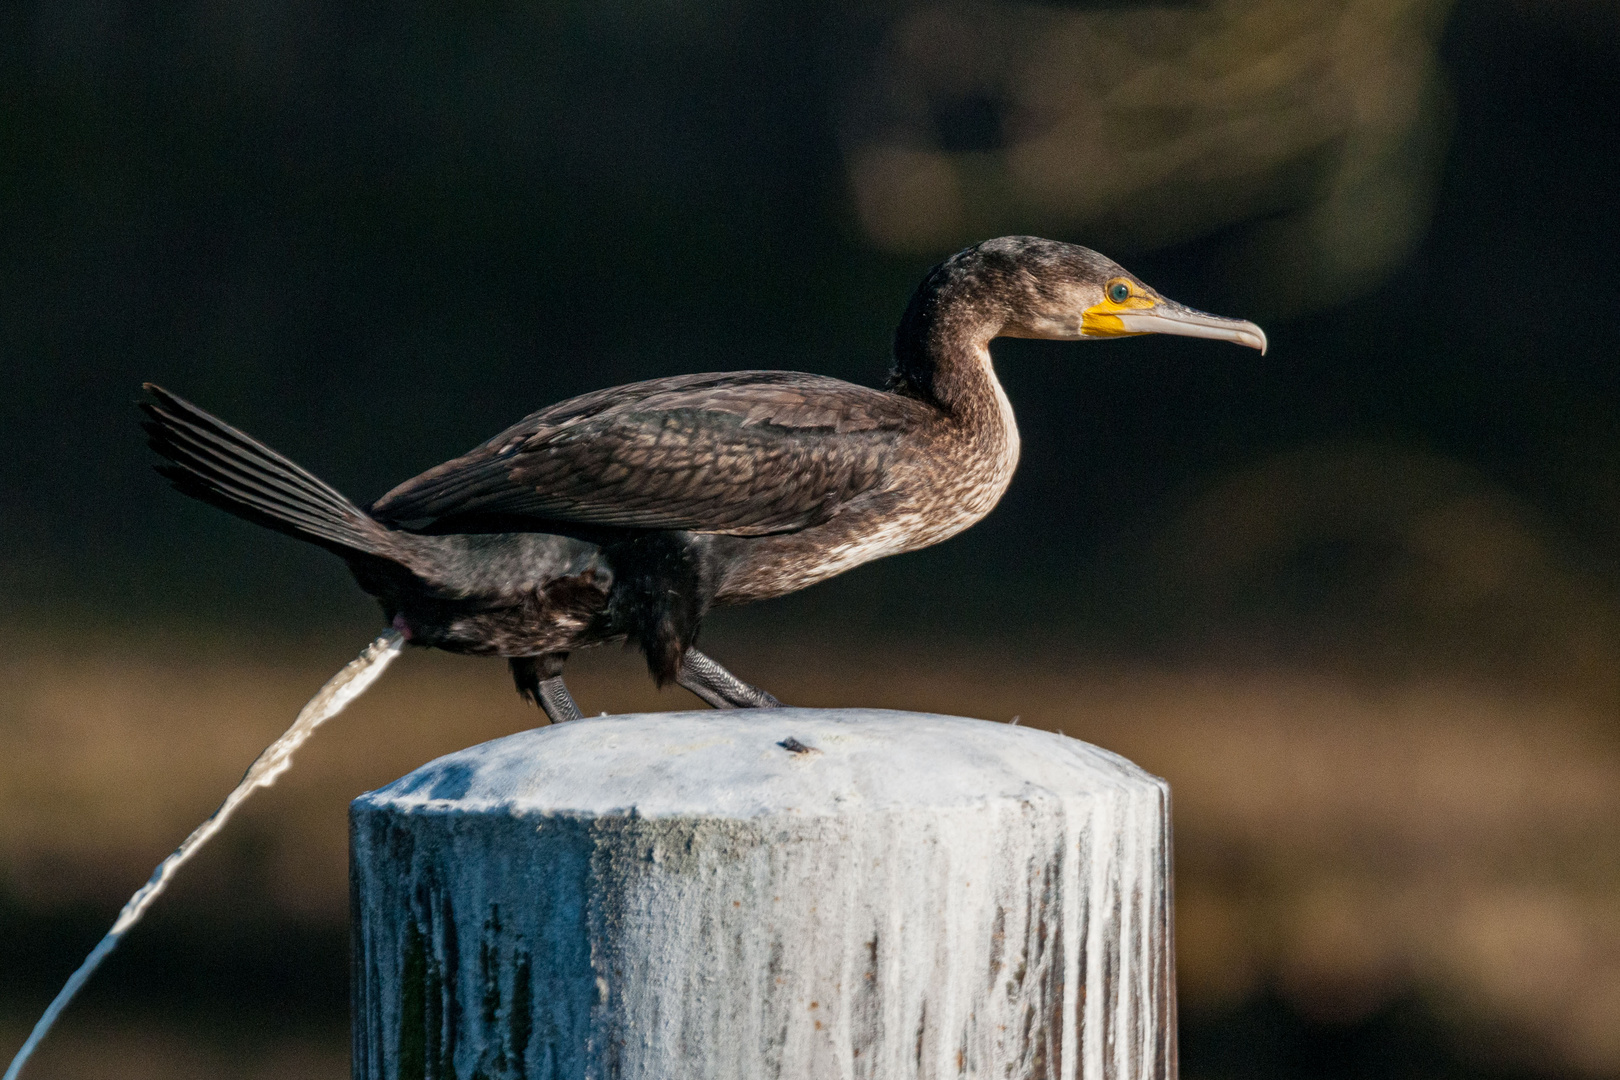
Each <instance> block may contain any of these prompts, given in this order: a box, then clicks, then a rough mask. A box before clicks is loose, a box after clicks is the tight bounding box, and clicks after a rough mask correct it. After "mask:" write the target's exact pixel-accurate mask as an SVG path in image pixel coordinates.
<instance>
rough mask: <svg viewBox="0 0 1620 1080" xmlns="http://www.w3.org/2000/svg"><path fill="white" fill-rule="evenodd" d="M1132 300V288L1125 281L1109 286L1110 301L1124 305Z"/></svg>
mask: <svg viewBox="0 0 1620 1080" xmlns="http://www.w3.org/2000/svg"><path fill="white" fill-rule="evenodd" d="M1130 298H1131V287H1130V286H1129V285H1127V284H1125V283H1124V282H1123V281H1116V282H1114V283H1113V284H1112V285H1110V286H1108V299H1110V300H1112V301H1113V302H1114V303H1116V304H1123V303H1124V302H1125V301H1127V300H1129V299H1130Z"/></svg>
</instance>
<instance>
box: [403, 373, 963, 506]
mask: <svg viewBox="0 0 1620 1080" xmlns="http://www.w3.org/2000/svg"><path fill="white" fill-rule="evenodd" d="M930 412H931V410H930V409H929V407H928V406H926V405H924V404H922V403H921V402H918V401H915V400H912V399H910V398H904V397H900V396H898V395H895V394H890V393H885V392H883V391H880V390H873V389H869V388H867V387H863V386H856V385H854V384H852V383H846V382H840V381H839V380H837V379H829V378H825V377H822V376H818V375H804V374H798V373H794V372H776V371H742V372H732V373H728V374H717V375H686V376H679V377H676V378H670V379H655V380H652V381H650V382H644V383H636V384H633V385H631V386H620V387H614V388H612V389H609V390H601V391H597V392H596V393H592V394H586V395H584V396H582V397H577V398H573V399H572V400H569V401H565V402H562V403H560V404H557V405H553V406H551V407H550V408H547V409H542V410H541V411H540V412H537V413H534V414H533V415H531V416H529V417H527V418H525V419H524V420H523V421H521V422H520V423H518V424H516V425H514V426H513V427H511V428H509V429H508V430H506V431H504V432H502V433H501V434H500V435H497V436H496V437H495V438H493V439H491V440H489V441H488V442H486V443H485V444H483V445H482V446H480V447H478V448H477V449H475V450H473V451H471V452H469V453H467V454H464V455H462V456H461V457H459V458H456V459H455V460H453V461H447V462H445V463H444V464H443V465H440V466H438V467H436V468H434V469H430V470H428V471H427V472H425V473H423V474H422V475H420V476H418V477H416V478H414V479H412V480H407V481H406V482H405V483H403V484H401V485H400V486H399V487H397V488H395V489H394V490H393V491H390V492H389V493H388V494H387V495H384V496H383V497H382V498H381V499H379V500H378V501H377V502H376V503H375V504H374V505H373V506H372V507H371V510H372V513H374V514H376V515H377V516H379V517H381V518H383V519H385V520H389V521H396V522H425V521H429V520H437V519H442V518H450V517H456V516H460V515H468V514H472V515H483V514H491V515H513V516H517V517H528V518H533V519H536V520H538V521H554V522H577V523H582V524H592V525H614V526H625V527H632V528H646V529H687V530H691V531H694V532H712V533H729V534H733V535H738V536H762V535H766V534H770V533H777V532H786V531H791V530H795V529H801V528H805V527H807V526H810V525H814V524H817V523H819V522H822V521H825V520H827V519H828V518H829V517H831V516H832V515H833V514H835V513H836V512H837V511H838V508H839V507H840V506H842V505H843V504H844V503H846V502H848V501H849V500H851V499H853V498H855V497H857V496H859V495H860V494H862V493H863V492H866V491H869V490H872V489H873V488H874V487H876V486H877V485H878V484H879V483H880V482H881V481H882V478H883V476H884V474H885V472H886V470H887V469H888V467H889V465H890V464H891V462H892V461H893V459H894V456H895V454H896V447H895V444H896V440H897V438H898V437H899V436H900V435H901V434H902V433H903V432H905V431H907V430H911V429H915V428H916V427H918V426H920V425H921V424H922V423H923V422H924V421H925V420H926V419H927V415H926V414H928V413H930Z"/></svg>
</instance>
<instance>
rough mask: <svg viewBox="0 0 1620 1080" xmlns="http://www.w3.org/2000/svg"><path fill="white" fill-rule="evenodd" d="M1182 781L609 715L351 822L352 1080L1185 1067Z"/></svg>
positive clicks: (885, 728) (424, 784) (804, 730)
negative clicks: (1177, 821) (1179, 859)
mask: <svg viewBox="0 0 1620 1080" xmlns="http://www.w3.org/2000/svg"><path fill="white" fill-rule="evenodd" d="M1169 828H1170V827H1169V789H1168V786H1167V785H1166V784H1165V783H1164V782H1163V781H1162V780H1159V779H1157V778H1155V777H1153V776H1150V775H1148V774H1147V773H1145V772H1143V771H1142V770H1141V769H1139V768H1137V767H1136V766H1134V765H1132V764H1131V763H1130V762H1128V761H1126V760H1125V759H1123V758H1121V757H1118V756H1117V755H1114V754H1111V753H1108V752H1106V751H1104V750H1100V749H1097V748H1096V747H1093V746H1088V745H1086V744H1085V743H1081V742H1078V741H1076V740H1073V739H1066V738H1064V737H1062V736H1060V735H1055V734H1052V733H1050V732H1044V731H1038V730H1034V729H1031V728H1024V727H1015V726H1009V725H1006V724H992V723H986V722H984V721H978V720H965V719H961V718H957V717H946V716H934V715H927V714H918V713H901V712H885V711H875V710H854V709H840V710H823V709H773V710H768V711H767V710H758V711H739V712H715V711H707V712H701V713H657V714H643V715H633V716H608V717H599V718H594V719H587V720H581V721H575V722H571V723H568V724H564V725H560V726H555V727H547V728H540V729H537V730H534V731H526V732H522V733H519V734H516V735H512V736H509V737H507V738H504V739H498V740H496V741H494V742H490V743H486V744H484V745H482V746H478V747H473V748H471V749H469V750H464V751H461V752H459V753H455V754H451V755H448V756H446V757H443V758H440V759H439V760H438V761H435V762H433V763H431V764H429V765H426V766H424V767H422V768H421V769H418V770H417V771H415V772H413V773H411V774H410V775H409V776H406V777H405V778H403V779H401V780H399V781H397V782H395V783H393V784H390V785H389V786H388V787H385V788H383V789H381V790H380V791H375V792H371V793H369V794H367V795H363V796H361V797H360V798H359V799H356V800H355V802H354V804H353V808H352V813H351V832H352V896H353V915H354V1076H355V1077H356V1078H357V1080H360V1078H364V1080H385V1078H386V1080H417V1078H422V1080H428V1078H448V1077H457V1078H464V1080H471V1078H483V1080H497V1078H507V1077H522V1078H534V1080H539V1078H542V1077H543V1078H547V1080H551V1078H570V1080H572V1078H579V1080H585V1078H615V1080H617V1078H626V1080H628V1078H635V1080H676V1078H691V1080H763V1078H783V1080H812V1078H813V1080H821V1078H844V1077H847V1078H868V1077H869V1078H900V1077H905V1078H913V1077H917V1078H933V1077H947V1076H953V1077H954V1076H972V1077H979V1076H982V1077H996V1078H997V1080H1006V1078H1013V1080H1035V1078H1042V1080H1059V1078H1062V1080H1080V1078H1084V1080H1116V1078H1117V1080H1174V1078H1175V1075H1176V1043H1175V978H1174V963H1173V949H1172V931H1171V925H1172V923H1171V885H1170V882H1171V871H1170V832H1169Z"/></svg>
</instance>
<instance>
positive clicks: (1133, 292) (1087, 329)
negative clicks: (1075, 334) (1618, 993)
mask: <svg viewBox="0 0 1620 1080" xmlns="http://www.w3.org/2000/svg"><path fill="white" fill-rule="evenodd" d="M1158 303H1159V302H1158V301H1157V300H1155V299H1153V297H1151V296H1149V295H1147V293H1145V292H1143V290H1142V286H1140V285H1138V284H1136V283H1135V282H1134V281H1128V280H1126V279H1125V278H1114V279H1113V280H1111V281H1110V282H1109V283H1108V284H1107V285H1105V286H1103V299H1102V303H1100V304H1093V305H1091V306H1090V307H1088V308H1086V310H1085V311H1084V312H1083V313H1082V314H1081V316H1080V332H1081V333H1082V334H1084V335H1085V336H1086V337H1140V336H1141V333H1142V332H1141V331H1135V330H1127V329H1125V324H1124V323H1123V322H1122V321H1121V320H1120V317H1119V313H1120V312H1122V311H1147V310H1148V309H1149V308H1153V307H1156V306H1158Z"/></svg>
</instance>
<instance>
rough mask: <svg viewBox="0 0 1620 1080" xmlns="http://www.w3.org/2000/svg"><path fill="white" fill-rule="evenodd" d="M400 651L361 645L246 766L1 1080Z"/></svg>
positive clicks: (61, 995) (9, 1077) (391, 640)
mask: <svg viewBox="0 0 1620 1080" xmlns="http://www.w3.org/2000/svg"><path fill="white" fill-rule="evenodd" d="M404 646H405V639H404V637H403V636H401V635H400V633H399V632H398V631H397V630H389V631H388V632H387V633H385V634H383V635H382V636H381V637H379V638H378V639H377V640H376V641H373V642H372V643H371V644H370V645H368V646H366V648H365V651H364V652H362V653H361V654H360V655H359V656H358V657H356V658H355V659H353V660H351V661H349V663H348V664H346V665H345V666H344V668H343V670H342V671H339V672H338V673H337V674H336V675H334V676H332V678H331V679H329V680H327V683H326V685H325V686H323V687H321V688H320V690H319V691H317V692H316V694H315V696H314V697H313V698H311V699H310V700H309V704H308V705H305V706H304V707H303V709H301V710H300V711H299V713H298V718H297V719H296V720H294V721H293V722H292V726H291V727H289V728H288V729H287V730H286V731H285V732H284V733H283V734H282V736H281V738H279V739H277V740H276V741H275V742H273V743H271V744H270V745H269V746H268V747H266V748H265V750H264V752H263V753H261V754H260V755H259V756H258V757H257V758H255V759H254V761H253V764H252V765H250V766H248V771H247V773H246V774H245V775H243V777H242V782H241V783H240V784H237V785H236V787H235V788H234V789H233V790H232V791H231V793H230V794H229V795H227V796H225V801H224V802H222V803H220V804H219V809H218V810H215V811H214V812H213V814H212V815H211V816H210V817H209V818H208V820H207V821H204V822H203V823H202V824H201V825H199V826H197V828H196V829H194V830H192V833H191V835H190V836H188V837H186V838H185V840H184V842H182V843H181V845H180V846H179V847H177V848H175V849H174V854H172V855H170V856H169V857H168V858H167V859H164V860H163V861H162V862H161V863H159V864H158V867H157V869H156V870H154V871H152V876H151V877H150V878H148V879H147V882H146V884H145V885H142V886H141V887H140V888H139V889H137V890H136V892H135V895H134V896H131V897H130V898H129V902H128V903H126V904H125V905H124V909H123V910H122V911H120V912H119V913H118V918H117V919H116V920H115V921H114V922H113V925H112V929H111V930H108V931H107V934H106V936H105V937H103V938H102V939H101V941H100V942H99V943H97V945H96V947H95V948H94V949H92V950H90V955H89V956H87V957H85V959H84V963H82V964H80V965H79V968H78V970H77V971H75V972H74V973H73V974H72V975H70V976H69V977H68V981H67V982H66V983H65V984H63V986H62V989H61V990H60V991H58V992H57V995H56V997H55V998H54V999H52V1001H51V1003H50V1005H49V1006H48V1007H47V1008H46V1009H45V1013H44V1015H43V1016H41V1017H40V1018H39V1022H38V1023H37V1024H35V1025H34V1030H33V1032H32V1033H30V1034H29V1036H28V1041H27V1042H25V1043H23V1045H22V1049H21V1050H18V1051H17V1056H16V1057H14V1058H12V1059H11V1065H10V1066H9V1067H8V1068H7V1069H6V1074H5V1077H4V1080H17V1077H18V1076H20V1075H21V1074H22V1068H23V1066H24V1065H25V1064H27V1062H28V1059H29V1057H31V1056H32V1055H33V1053H34V1050H35V1048H36V1047H38V1046H39V1044H40V1042H41V1041H43V1040H44V1038H45V1035H46V1033H47V1032H49V1031H50V1030H51V1026H52V1025H53V1024H55V1023H56V1020H57V1017H59V1016H61V1015H62V1011H63V1010H64V1009H66V1008H67V1006H68V1003H69V1002H71V1001H72V1000H73V997H74V995H76V994H77V993H78V992H79V989H80V988H81V987H82V986H84V984H85V983H86V982H88V981H89V979H90V976H91V975H92V974H94V973H95V970H96V968H98V967H100V966H101V962H102V961H103V960H105V959H106V958H107V956H108V955H109V954H110V953H111V952H112V951H113V948H114V947H115V946H117V944H118V941H119V939H120V938H122V937H123V936H124V934H125V933H127V932H128V931H129V929H130V927H132V926H134V925H135V924H136V923H138V922H140V921H141V916H143V915H145V914H146V911H147V909H148V908H150V907H151V906H152V902H153V901H154V900H156V899H157V898H158V895H159V894H160V893H162V892H163V890H164V889H165V888H167V887H168V885H169V882H170V880H171V879H172V878H173V877H174V872H175V871H176V870H178V869H180V867H181V866H182V865H184V864H185V863H186V862H187V861H188V860H190V858H191V857H192V856H193V855H195V854H197V852H198V851H200V850H201V849H202V846H203V845H204V844H206V843H207V842H208V841H209V839H210V838H211V837H213V835H214V834H215V833H217V832H219V830H220V829H222V828H224V826H225V823H226V822H227V821H229V820H230V818H231V815H232V814H234V813H236V810H237V808H238V807H239V806H241V805H242V803H243V802H245V801H246V800H247V797H248V796H249V795H251V794H253V792H255V791H257V790H258V789H259V788H267V787H269V786H270V785H272V784H274V783H275V782H276V780H277V779H278V778H279V777H280V776H281V774H282V773H284V772H286V771H287V769H288V768H290V767H291V765H292V756H293V752H294V751H296V750H297V749H298V748H299V747H300V746H302V745H303V744H304V742H305V740H307V739H308V738H309V736H310V734H311V733H312V732H314V730H315V729H316V728H318V727H320V726H321V725H322V724H324V723H325V722H326V721H328V720H330V719H331V718H332V717H334V716H336V715H337V714H338V713H340V712H342V711H343V710H344V709H345V708H346V707H348V704H349V702H351V701H353V700H354V699H355V698H357V697H359V696H360V695H361V694H363V693H365V691H366V689H367V688H368V687H369V686H371V684H372V683H374V682H376V681H377V677H378V676H379V675H381V674H382V673H383V671H384V670H386V669H387V667H388V665H389V664H391V663H393V662H394V659H395V658H396V657H398V656H399V653H400V650H401V649H402V648H404Z"/></svg>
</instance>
